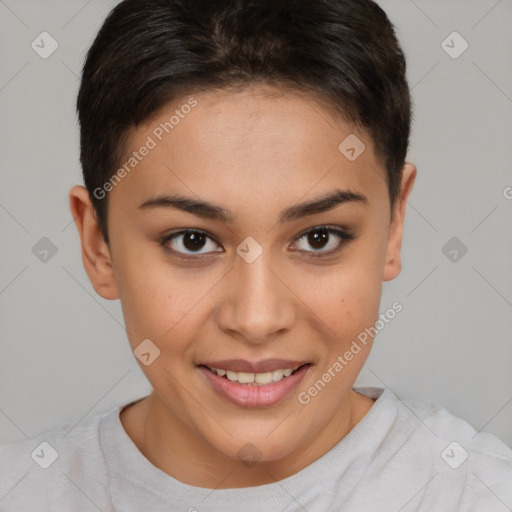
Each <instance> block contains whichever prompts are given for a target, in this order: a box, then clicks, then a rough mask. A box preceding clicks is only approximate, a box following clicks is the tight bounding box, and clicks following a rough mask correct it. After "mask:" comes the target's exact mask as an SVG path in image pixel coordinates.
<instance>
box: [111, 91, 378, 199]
mask: <svg viewBox="0 0 512 512" xmlns="http://www.w3.org/2000/svg"><path fill="white" fill-rule="evenodd" d="M127 146H128V151H127V152H126V155H125V157H124V161H123V162H121V163H120V167H121V166H123V165H124V164H126V163H127V162H129V160H131V164H135V165H133V167H132V166H131V165H130V164H129V165H128V166H127V168H129V169H130V170H129V172H127V173H125V175H126V177H125V178H123V180H122V183H120V185H122V186H116V187H115V188H114V190H112V192H111V195H112V196H117V195H119V196H121V191H124V192H125V194H123V196H122V197H120V199H121V200H123V201H127V200H128V197H129V198H130V202H132V203H133V202H137V204H141V203H142V202H144V200H147V199H148V198H149V197H150V196H152V195H153V196H154V195H155V194H158V193H164V192H171V191H173V192H180V193H184V194H186V195H195V196H199V197H201V198H202V199H206V200H208V199H212V200H213V199H214V198H215V202H219V197H220V198H222V199H225V200H235V198H236V199H237V200H238V201H240V200H241V198H245V201H246V202H251V201H253V202H255V203H258V204H259V205H260V206H261V207H263V204H264V203H265V200H267V199H271V198H272V199H274V200H276V201H278V202H280V203H282V202H283V201H284V202H286V203H287V204H288V203H293V202H294V201H297V200H299V199H300V198H301V197H303V196H305V195H306V194H308V192H309V191H311V193H313V194H314V195H317V194H318V193H321V192H325V191H327V190H330V189H332V188H334V187H337V188H351V189H356V190H359V191H364V193H365V195H368V196H370V197H371V196H372V195H373V196H375V198H378V197H380V196H382V195H383V194H384V199H385V198H386V194H387V188H386V181H385V171H384V169H383V167H382V166H381V164H380V163H379V162H378V161H377V159H376V157H375V154H374V149H373V144H372V142H371V140H369V139H368V137H367V136H366V135H365V134H364V133H362V132H360V131H359V130H358V129H356V128H355V127H352V126H351V125H349V124H348V123H346V122H344V121H343V120H341V119H340V118H339V116H338V117H334V116H332V115H331V112H330V111H329V110H328V109H327V108H326V107H325V105H322V104H321V103H319V102H317V101H315V99H314V98H313V97H311V96H308V95H306V94H303V93H298V92H296V93H294V92H290V91H287V90H281V89H277V88H274V87H270V86H252V87H249V88H246V89H244V90H242V91H236V92H234V91H232V90H218V91H210V92H203V93H199V94H193V95H191V96H183V97H181V98H180V99H178V100H175V101H173V102H171V103H169V104H167V105H166V106H165V107H164V108H162V109H161V110H160V111H159V112H158V114H156V115H155V116H153V117H152V118H151V120H149V121H147V122H146V123H144V124H143V125H140V126H139V127H137V128H134V129H132V130H131V132H130V134H129V137H128V145H127ZM144 147H146V148H150V149H149V150H145V149H144ZM352 149H353V150H354V151H352ZM347 150H348V152H347ZM361 150H362V153H361V154H360V155H359V156H357V155H358V154H359V152H361ZM133 151H136V152H138V156H137V158H136V160H137V161H136V162H135V161H134V159H135V157H134V156H133ZM141 153H144V155H145V156H142V155H141ZM354 156H356V157H357V158H355V159H354ZM125 167H126V166H125ZM315 192H316V193H317V194H315ZM255 198H259V201H255ZM112 199H114V198H112ZM253 207H257V205H256V204H253Z"/></svg>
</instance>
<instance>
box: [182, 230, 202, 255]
mask: <svg viewBox="0 0 512 512" xmlns="http://www.w3.org/2000/svg"><path fill="white" fill-rule="evenodd" d="M188 242H190V243H188ZM204 242H205V236H204V233H186V234H185V235H184V236H183V245H184V246H185V248H186V249H189V250H191V251H193V250H197V249H201V248H202V247H203V245H204Z"/></svg>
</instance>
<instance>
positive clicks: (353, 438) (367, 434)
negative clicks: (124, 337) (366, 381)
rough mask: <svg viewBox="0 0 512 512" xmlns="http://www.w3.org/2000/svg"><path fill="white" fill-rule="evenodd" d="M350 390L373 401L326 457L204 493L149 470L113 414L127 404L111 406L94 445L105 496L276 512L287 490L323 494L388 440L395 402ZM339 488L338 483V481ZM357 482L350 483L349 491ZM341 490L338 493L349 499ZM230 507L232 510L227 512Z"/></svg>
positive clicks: (384, 394)
mask: <svg viewBox="0 0 512 512" xmlns="http://www.w3.org/2000/svg"><path fill="white" fill-rule="evenodd" d="M352 389H353V390H354V391H356V392H358V393H360V394H363V395H366V396H368V397H370V398H375V399H376V400H375V403H374V404H373V406H372V408H371V409H370V410H369V411H368V413H367V414H366V415H365V416H364V418H363V419H362V420H361V421H360V422H359V423H358V424H357V425H356V426H355V427H354V428H353V429H352V430H351V431H350V432H349V433H348V434H347V435H346V436H345V437H344V438H343V439H341V440H340V441H339V442H338V443H337V444H336V445H335V446H334V447H333V448H332V449H331V450H330V451H329V452H327V453H325V454H324V455H323V456H322V457H320V458H319V459H317V460H316V461H314V462H312V463H311V464H310V465H308V466H306V467H305V468H303V469H302V470H300V471H299V472H297V473H295V474H294V475H291V476H289V477H287V478H285V479H283V480H279V481H278V482H273V483H269V484H264V485H259V486H255V487H243V488H232V489H208V488H204V487H196V486H192V485H188V484H185V483H183V482H181V481H179V480H177V479H175V478H174V477H172V476H170V475H168V474H167V473H165V472H164V471H162V470H161V469H159V468H157V467H156V466H154V465H153V464H152V463H151V462H150V461H149V460H148V459H147V458H146V457H145V456H144V455H143V454H142V453H141V452H140V451H139V449H138V447H137V446H136V445H135V443H134V442H133V441H132V439H131V438H130V437H129V435H128V433H127V432H126V431H125V430H124V427H123V425H122V423H121V420H120V417H119V414H120V412H121V410H122V409H123V408H124V407H127V406H128V405H131V404H133V403H136V402H138V401H139V400H142V399H143V398H144V397H142V398H139V399H137V400H134V401H132V402H130V403H128V404H123V405H117V406H115V407H113V408H112V409H110V411H107V413H106V414H105V415H104V417H103V418H102V421H101V424H100V443H101V447H102V450H103V453H104V454H105V460H106V465H107V471H108V474H109V476H110V494H111V498H112V499H113V501H114V502H115V503H117V504H120V503H125V501H123V500H125V499H126V497H125V494H126V490H127V489H128V488H131V489H132V491H134V487H133V486H135V487H136V488H138V492H139V493H140V492H141V491H142V492H143V491H144V490H145V491H146V492H148V493H150V494H151V495H153V496H159V497H160V498H161V499H162V500H167V501H169V500H172V504H173V506H174V508H175V509H177V510H178V509H183V510H189V509H190V507H191V506H192V505H193V504H194V503H195V505H196V506H198V507H199V505H200V504H201V502H202V501H203V500H207V503H208V508H212V509H215V507H216V506H218V507H219V509H220V507H222V508H221V509H222V510H223V511H224V512H231V510H233V512H235V511H239V509H240V499H241V497H243V500H244V502H245V503H252V502H253V501H254V502H257V503H258V504H259V505H260V506H261V507H264V506H268V507H275V509H279V510H281V509H282V508H284V507H286V506H289V504H290V501H292V497H291V495H290V492H289V491H288V489H308V490H309V491H311V490H312V489H316V488H318V493H319V495H320V494H322V493H325V489H326V485H328V484H329V482H331V481H332V480H333V478H338V479H339V478H340V476H339V475H343V474H344V473H345V472H346V471H347V469H348V468H349V467H350V466H351V465H352V464H353V463H354V462H355V461H356V460H357V459H359V458H360V457H361V456H365V455H366V456H367V455H368V454H371V453H373V452H374V451H375V450H376V449H377V447H378V446H379V445H380V444H381V442H382V440H383V438H385V437H386V436H387V435H388V432H389V430H390V429H391V428H392V426H393V424H394V422H395V420H396V417H397V414H398V400H397V398H396V396H395V395H394V394H393V392H392V391H391V390H389V389H388V388H385V389H384V388H378V387H360V386H354V387H353V388H352ZM338 483H339V481H338ZM356 483H357V482H354V483H353V485H352V488H353V486H354V485H355V484H356ZM350 490H351V488H349V486H346V488H344V489H343V490H342V492H344V493H346V494H347V495H348V494H349V492H350ZM230 506H232V507H233V508H232V509H231V508H230Z"/></svg>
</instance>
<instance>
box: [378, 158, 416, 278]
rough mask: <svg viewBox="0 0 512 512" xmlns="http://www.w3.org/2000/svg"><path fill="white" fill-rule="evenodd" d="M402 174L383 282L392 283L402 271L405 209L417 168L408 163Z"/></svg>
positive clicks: (391, 226) (390, 231)
mask: <svg viewBox="0 0 512 512" xmlns="http://www.w3.org/2000/svg"><path fill="white" fill-rule="evenodd" d="M402 173H403V174H402V182H401V188H400V197H399V198H398V199H397V201H396V204H395V208H394V212H393V218H392V220H391V225H390V230H389V241H388V249H387V253H386V261H385V264H384V273H383V278H382V280H383V281H391V280H392V279H394V278H395V277H396V276H397V275H398V274H400V271H401V270H402V260H401V257H400V249H401V247H402V234H403V229H404V220H405V207H406V205H407V198H408V197H409V194H410V193H411V190H412V187H413V185H414V181H415V179H416V167H415V166H414V165H413V164H411V163H409V162H406V163H405V164H404V166H403V168H402Z"/></svg>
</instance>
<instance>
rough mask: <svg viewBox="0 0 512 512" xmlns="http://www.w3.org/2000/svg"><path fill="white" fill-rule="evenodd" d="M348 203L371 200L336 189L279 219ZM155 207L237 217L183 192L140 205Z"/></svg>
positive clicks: (228, 219)
mask: <svg viewBox="0 0 512 512" xmlns="http://www.w3.org/2000/svg"><path fill="white" fill-rule="evenodd" d="M345 203H359V204H362V205H364V206H366V205H367V204H368V198H367V197H366V196H364V195H363V194H360V193H357V192H354V191H351V190H340V189H335V190H333V191H331V192H328V193H327V194H324V195H322V196H319V197H317V198H315V199H313V200H312V201H308V202H304V203H299V204H296V205H294V206H291V207H289V208H286V209H285V210H283V211H282V212H281V214H280V216H279V223H280V224H283V223H285V222H290V221H292V220H296V219H300V218H302V217H306V216H307V215H313V214H315V213H322V212H326V211H329V210H332V209H333V208H336V207H337V206H339V205H341V204H345ZM154 208H174V209H177V210H182V211H184V212H188V213H191V214H193V215H196V216H198V217H202V218H204V219H210V220H216V221H220V222H224V223H226V224H230V223H232V222H233V221H234V220H235V219H236V215H235V214H234V213H233V212H231V211H230V210H226V209H225V208H223V207H221V206H219V205H216V204H212V203H209V202H207V201H199V200H196V199H193V198H191V197H185V196H181V195H160V196H158V197H154V198H152V199H148V200H147V201H145V202H144V203H142V204H141V205H140V206H139V209H142V210H149V209H154Z"/></svg>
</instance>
